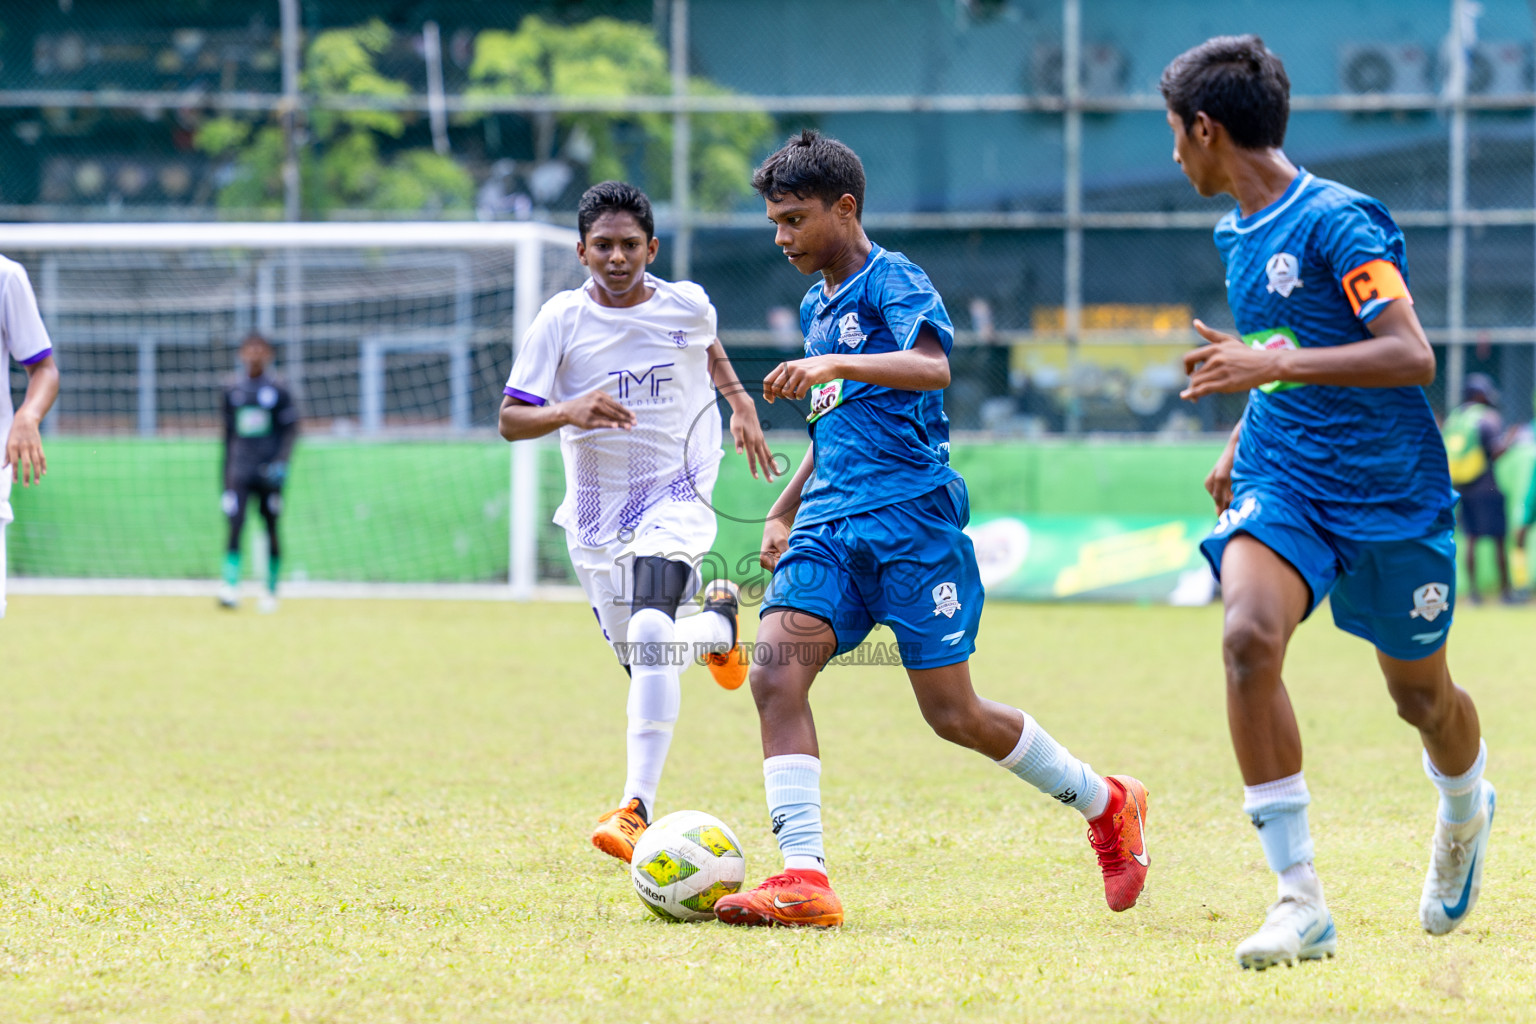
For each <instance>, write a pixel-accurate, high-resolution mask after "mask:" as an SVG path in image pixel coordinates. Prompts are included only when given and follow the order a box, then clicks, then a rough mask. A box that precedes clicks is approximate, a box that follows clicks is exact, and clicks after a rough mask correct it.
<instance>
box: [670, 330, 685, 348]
mask: <svg viewBox="0 0 1536 1024" xmlns="http://www.w3.org/2000/svg"><path fill="white" fill-rule="evenodd" d="M671 337H672V344H674V345H676V346H677V347H678V348H687V347H688V332H687V331H673V332H672V335H671Z"/></svg>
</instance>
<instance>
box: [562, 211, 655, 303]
mask: <svg viewBox="0 0 1536 1024" xmlns="http://www.w3.org/2000/svg"><path fill="white" fill-rule="evenodd" d="M576 257H577V259H579V260H581V264H582V266H584V267H586V268H587V269H588V270H590V271H591V272H592V283H593V284H594V285H595V286H596V287H597V288H600V289H601V290H602V292H603V296H602V297H603V298H604V299H605V300H606V301H604V302H603V305H608V306H633V305H635V304H636V303H638V302H640V301H642V300H643V299H644V298H645V268H646V266H647V265H649V264H650V262H651V261H652V260H654V259H655V258H656V239H655V238H647V237H646V236H645V229H644V228H643V227H641V226H640V222H639V221H638V220H636V219H635V215H634V214H632V213H628V212H625V211H620V210H609V211H608V212H606V213H603V214H600V215H599V216H598V218H597V220H595V221H593V222H592V226H591V227H590V228H589V229H587V237H586V238H583V239H582V240H581V241H580V242H577V243H576Z"/></svg>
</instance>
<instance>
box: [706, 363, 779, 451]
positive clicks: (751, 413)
mask: <svg viewBox="0 0 1536 1024" xmlns="http://www.w3.org/2000/svg"><path fill="white" fill-rule="evenodd" d="M705 351H706V352H707V353H708V354H709V379H710V380H711V381H713V382H714V385H715V390H717V391H719V392H720V394H721V396H722V397H723V398H724V399H725V400H726V402H727V403H728V404H729V405H730V407H731V439H732V440H733V441H735V442H736V454H737V455H745V456H746V457H747V467H748V468H749V469H751V471H752V479H754V480H756V479H757V469H758V467H759V466H761V467H762V469H763V478H764V479H767V480H772V479H773V478H774V477H775V476H777V475H778V472H777V470H776V469H775V467H774V464H773V452H772V451H770V450H769V449H768V440H767V439H766V438H765V437H763V425H762V423H760V422H759V421H758V418H757V406H756V405H754V404H753V402H752V396H751V395H750V394H748V393H747V389H746V387H745V386H744V385H743V384H742V383H741V379H740V378H739V377H737V376H736V369H735V367H733V366H731V360H730V359H729V358H728V357H727V356H726V354H725V346H724V345H722V344H720V339H719V338H716V339H715V340H714V341H712V342H710V344H709V348H708V349H706V350H705Z"/></svg>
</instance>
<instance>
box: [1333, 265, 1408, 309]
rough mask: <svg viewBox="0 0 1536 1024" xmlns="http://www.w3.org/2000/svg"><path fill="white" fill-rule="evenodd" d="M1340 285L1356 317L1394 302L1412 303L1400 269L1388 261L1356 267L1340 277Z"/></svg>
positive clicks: (1406, 283)
mask: <svg viewBox="0 0 1536 1024" xmlns="http://www.w3.org/2000/svg"><path fill="white" fill-rule="evenodd" d="M1339 284H1341V285H1343V286H1344V294H1345V295H1346V296H1347V297H1348V298H1349V304H1350V306H1351V307H1352V308H1353V309H1354V311H1355V315H1356V316H1365V315H1366V314H1367V313H1373V312H1375V311H1376V310H1378V309H1380V308H1381V306H1382V304H1383V303H1385V302H1388V301H1390V300H1392V299H1407V300H1408V301H1409V302H1412V301H1413V296H1412V295H1409V294H1408V282H1406V281H1404V280H1403V275H1402V272H1401V271H1399V270H1398V269H1397V265H1396V264H1395V263H1392V262H1391V261H1389V260H1371V261H1370V262H1369V263H1366V264H1364V265H1362V266H1359V267H1356V268H1355V269H1354V270H1351V271H1350V272H1349V273H1347V274H1345V275H1344V276H1343V277H1341V278H1340V279H1339Z"/></svg>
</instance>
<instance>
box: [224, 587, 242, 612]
mask: <svg viewBox="0 0 1536 1024" xmlns="http://www.w3.org/2000/svg"><path fill="white" fill-rule="evenodd" d="M219 607H221V608H230V609H234V608H239V607H240V592H239V591H238V590H236V589H235V588H234V587H232V586H230V585H229V584H228V583H226V584H224V585H223V586H221V587H220V588H219Z"/></svg>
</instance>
